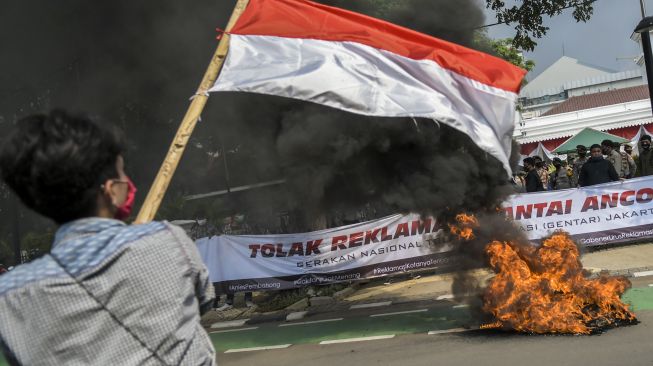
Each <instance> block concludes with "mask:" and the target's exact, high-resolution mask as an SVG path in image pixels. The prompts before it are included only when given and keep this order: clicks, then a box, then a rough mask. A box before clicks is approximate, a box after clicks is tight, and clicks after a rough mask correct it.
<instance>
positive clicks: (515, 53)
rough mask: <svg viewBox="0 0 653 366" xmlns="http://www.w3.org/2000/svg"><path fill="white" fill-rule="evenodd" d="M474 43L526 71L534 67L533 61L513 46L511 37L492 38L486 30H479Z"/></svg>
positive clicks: (477, 46)
mask: <svg viewBox="0 0 653 366" xmlns="http://www.w3.org/2000/svg"><path fill="white" fill-rule="evenodd" d="M474 43H475V46H476V48H478V49H480V50H483V51H485V52H488V53H492V54H494V55H496V56H497V57H501V58H502V59H504V60H506V61H508V62H510V63H512V64H513V65H516V66H519V67H521V68H522V69H525V70H526V71H531V70H532V69H533V68H534V67H535V61H533V60H528V59H526V57H524V54H523V52H522V51H521V50H519V49H518V48H516V47H515V45H514V43H513V39H512V38H502V39H492V38H490V37H489V36H488V35H487V32H486V31H484V30H480V31H477V32H476V35H475V37H474Z"/></svg>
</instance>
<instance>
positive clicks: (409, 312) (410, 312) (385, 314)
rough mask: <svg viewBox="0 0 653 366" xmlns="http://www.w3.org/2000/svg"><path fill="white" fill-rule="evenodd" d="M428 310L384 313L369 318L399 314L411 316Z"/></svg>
mask: <svg viewBox="0 0 653 366" xmlns="http://www.w3.org/2000/svg"><path fill="white" fill-rule="evenodd" d="M428 310H429V309H419V310H407V311H397V312H394V313H384V314H372V315H370V317H372V318H375V317H377V316H390V315H400V314H412V313H423V312H426V311H428Z"/></svg>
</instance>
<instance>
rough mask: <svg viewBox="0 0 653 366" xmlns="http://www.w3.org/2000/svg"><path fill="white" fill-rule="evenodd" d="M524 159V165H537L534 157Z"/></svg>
mask: <svg viewBox="0 0 653 366" xmlns="http://www.w3.org/2000/svg"><path fill="white" fill-rule="evenodd" d="M523 161H524V166H526V165H531V166H534V165H535V159H533V158H531V157H527V158H525V159H524V160H523Z"/></svg>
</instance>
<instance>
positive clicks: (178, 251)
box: [0, 111, 216, 365]
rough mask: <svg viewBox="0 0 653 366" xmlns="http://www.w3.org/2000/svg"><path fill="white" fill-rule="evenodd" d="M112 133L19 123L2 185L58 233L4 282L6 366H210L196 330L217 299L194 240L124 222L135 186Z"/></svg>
mask: <svg viewBox="0 0 653 366" xmlns="http://www.w3.org/2000/svg"><path fill="white" fill-rule="evenodd" d="M123 151H124V148H123V144H122V142H121V140H120V139H119V138H118V137H117V136H116V134H115V133H113V132H112V131H110V130H108V129H106V128H104V127H102V126H101V125H99V124H97V123H94V122H92V121H90V120H88V119H86V118H83V117H76V116H71V115H69V114H68V113H65V112H63V111H53V112H51V113H50V114H39V115H34V116H30V117H27V118H24V119H22V120H20V121H18V123H17V124H16V126H15V128H14V129H13V130H12V131H11V132H10V133H9V134H8V135H6V137H5V139H4V141H3V145H2V146H1V147H0V178H1V179H2V180H3V181H4V182H5V183H6V184H7V186H9V188H10V189H11V190H13V191H14V192H15V193H16V195H17V196H18V197H19V198H20V199H21V201H22V202H23V203H24V204H25V205H26V206H27V207H29V208H31V209H32V210H34V211H36V212H38V213H39V214H41V215H44V216H46V217H48V218H50V219H52V220H53V221H54V222H55V223H56V224H58V225H59V228H58V230H57V233H56V235H55V239H54V243H53V244H52V249H51V250H50V252H49V253H48V254H46V255H44V256H42V257H41V258H39V259H36V260H34V261H32V262H29V263H26V264H22V265H19V266H17V267H16V268H15V269H14V270H13V271H10V272H8V273H6V274H3V275H2V279H1V280H0V349H1V350H2V351H3V353H4V354H5V356H6V358H7V360H8V361H9V364H11V365H145V364H148V365H215V364H216V363H215V362H216V361H215V350H214V348H213V344H212V342H211V340H210V338H209V337H208V334H207V333H206V331H205V330H204V328H203V327H202V325H201V324H200V314H202V313H204V312H206V311H208V310H210V309H211V304H212V303H213V298H214V293H213V287H212V286H211V283H210V281H209V276H208V271H207V269H206V267H205V266H204V264H203V263H202V260H201V258H200V255H199V252H198V251H197V247H196V246H195V243H194V242H193V241H192V240H191V239H190V238H189V237H188V236H187V235H186V233H185V232H184V230H183V229H181V228H180V227H177V226H173V225H170V224H168V223H166V222H151V223H148V224H143V225H126V224H125V223H124V222H123V220H125V219H127V218H128V217H129V215H130V212H131V209H132V204H133V202H134V196H135V193H136V188H135V187H134V184H133V183H131V180H130V179H129V177H128V176H127V174H126V173H125V168H124V160H123Z"/></svg>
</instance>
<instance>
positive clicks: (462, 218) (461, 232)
mask: <svg viewBox="0 0 653 366" xmlns="http://www.w3.org/2000/svg"><path fill="white" fill-rule="evenodd" d="M456 221H457V223H458V224H457V225H453V224H449V231H451V233H452V234H453V235H456V236H458V237H459V238H461V239H464V240H472V239H474V228H475V227H478V220H476V217H474V216H473V215H467V214H464V213H461V214H458V215H456Z"/></svg>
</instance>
